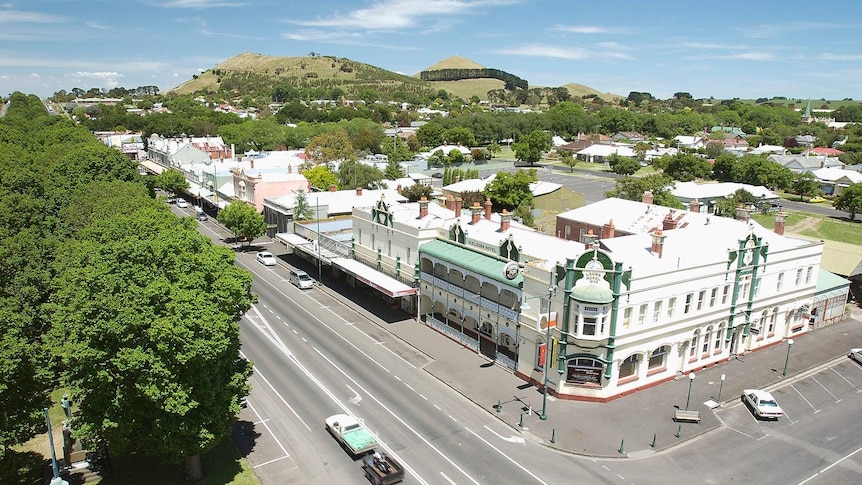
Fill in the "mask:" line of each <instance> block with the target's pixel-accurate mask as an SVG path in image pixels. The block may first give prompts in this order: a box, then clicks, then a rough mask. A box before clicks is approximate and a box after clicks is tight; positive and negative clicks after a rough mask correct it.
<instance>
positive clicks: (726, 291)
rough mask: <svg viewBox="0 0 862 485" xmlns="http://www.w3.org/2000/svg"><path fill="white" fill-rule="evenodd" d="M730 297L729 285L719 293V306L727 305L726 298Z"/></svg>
mask: <svg viewBox="0 0 862 485" xmlns="http://www.w3.org/2000/svg"><path fill="white" fill-rule="evenodd" d="M728 296H730V285H724V290H722V292H721V304H722V305H726V304H727V297H728Z"/></svg>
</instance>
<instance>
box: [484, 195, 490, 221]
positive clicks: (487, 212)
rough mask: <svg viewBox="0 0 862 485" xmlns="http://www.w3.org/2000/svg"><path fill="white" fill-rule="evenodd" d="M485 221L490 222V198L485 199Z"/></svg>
mask: <svg viewBox="0 0 862 485" xmlns="http://www.w3.org/2000/svg"><path fill="white" fill-rule="evenodd" d="M485 219H488V220H489V221H490V220H491V198H490V197H487V198H485Z"/></svg>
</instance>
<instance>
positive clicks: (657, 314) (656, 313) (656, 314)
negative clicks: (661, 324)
mask: <svg viewBox="0 0 862 485" xmlns="http://www.w3.org/2000/svg"><path fill="white" fill-rule="evenodd" d="M661 303H662V301H661V300H659V301H657V302H655V306H654V307H653V311H652V323H658V321H659V320H660V319H661Z"/></svg>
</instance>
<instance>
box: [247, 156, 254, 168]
mask: <svg viewBox="0 0 862 485" xmlns="http://www.w3.org/2000/svg"><path fill="white" fill-rule="evenodd" d="M248 163H249V164H250V165H251V168H254V158H252V159H251V160H249V161H248Z"/></svg>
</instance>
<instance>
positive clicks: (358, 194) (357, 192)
mask: <svg viewBox="0 0 862 485" xmlns="http://www.w3.org/2000/svg"><path fill="white" fill-rule="evenodd" d="M356 195H357V196H360V195H362V187H356Z"/></svg>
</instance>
